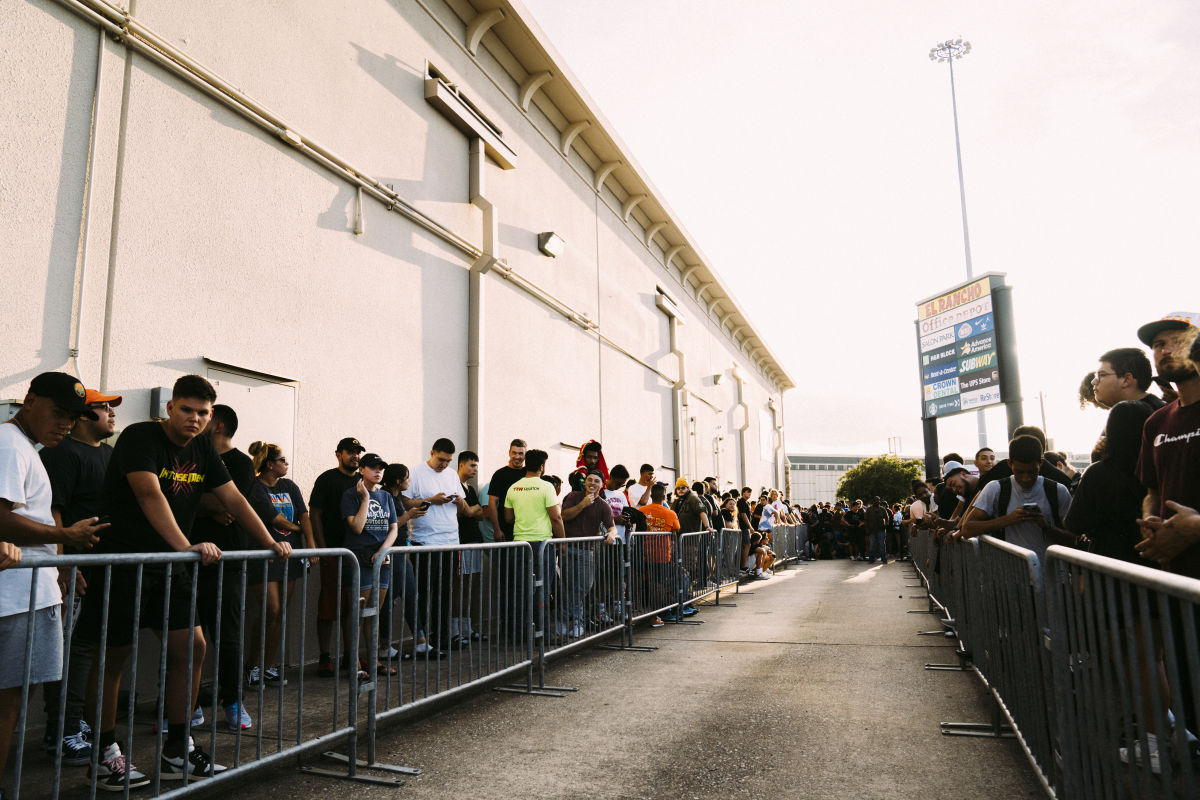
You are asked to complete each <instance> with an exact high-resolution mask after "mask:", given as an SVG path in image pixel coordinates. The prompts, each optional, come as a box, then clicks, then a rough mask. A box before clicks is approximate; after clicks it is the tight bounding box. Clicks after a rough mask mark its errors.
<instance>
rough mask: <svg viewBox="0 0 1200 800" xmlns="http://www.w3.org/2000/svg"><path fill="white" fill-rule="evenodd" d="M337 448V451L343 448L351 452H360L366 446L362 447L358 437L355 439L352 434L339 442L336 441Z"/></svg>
mask: <svg viewBox="0 0 1200 800" xmlns="http://www.w3.org/2000/svg"><path fill="white" fill-rule="evenodd" d="M337 449H338V452H341V451H342V450H345V451H347V452H352V453H361V452H362V451H364V450H366V449H367V448H365V447H363V446H362V442H360V441H358V439H355V438H354V437H353V436H347V437H346V438H345V439H342V440H341V441H340V442H338V446H337Z"/></svg>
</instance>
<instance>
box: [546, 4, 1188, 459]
mask: <svg viewBox="0 0 1200 800" xmlns="http://www.w3.org/2000/svg"><path fill="white" fill-rule="evenodd" d="M523 2H524V3H525V5H526V7H527V8H528V9H529V10H530V11H531V12H532V13H533V15H534V17H535V18H536V20H537V22H538V24H539V25H540V26H541V27H542V28H543V29H544V30H545V31H546V33H547V34H548V36H549V38H550V42H551V43H552V45H553V46H554V47H555V48H556V49H557V50H558V51H559V52H560V53H561V54H562V56H563V58H564V59H565V61H566V64H567V66H568V67H569V68H570V69H571V70H572V71H573V72H574V73H575V74H576V76H577V77H578V78H579V79H580V81H581V83H582V85H583V87H584V88H585V90H586V91H587V92H588V93H589V94H590V95H591V96H592V97H593V98H594V99H595V101H596V103H597V104H598V106H599V108H600V111H601V113H603V114H604V115H605V116H606V117H607V118H608V119H609V120H610V121H611V123H612V124H613V126H614V128H615V132H616V134H617V135H618V136H620V137H621V138H622V139H623V140H624V141H625V142H626V144H627V145H628V146H629V147H630V149H631V151H632V153H633V155H634V157H635V158H636V159H637V160H638V161H639V162H640V163H641V164H642V166H643V167H644V168H645V169H646V171H647V172H648V174H649V177H650V179H651V180H652V181H653V182H654V183H655V184H656V185H657V186H658V188H659V189H660V190H661V191H662V192H663V193H664V195H665V198H666V200H667V202H668V203H669V204H670V205H671V206H672V207H673V208H674V209H675V211H676V212H677V213H678V214H679V215H680V221H681V222H682V224H683V225H684V227H685V228H687V229H688V231H689V232H690V233H691V234H692V236H693V237H694V238H695V239H696V241H697V243H698V244H699V246H700V247H701V249H702V250H703V251H704V253H705V254H706V255H707V256H708V258H709V259H710V260H711V263H712V266H713V267H715V268H716V269H717V271H718V272H719V273H720V274H721V276H722V277H723V279H724V280H725V282H726V284H727V285H729V286H731V287H732V288H733V291H734V293H735V295H736V296H737V298H738V300H739V302H740V303H741V304H742V306H743V307H744V308H746V309H747V310H748V311H749V312H750V313H751V314H752V316H753V317H754V318H755V324H756V326H757V327H758V328H759V330H760V332H761V333H762V334H763V336H764V338H765V339H766V340H767V341H768V342H769V346H770V347H771V349H772V351H773V352H775V354H776V355H777V356H778V357H779V359H780V360H781V361H782V362H783V365H784V367H785V368H786V369H787V370H788V372H789V374H790V375H791V376H792V378H793V379H794V380H795V381H796V383H797V385H798V388H797V389H794V390H792V391H790V392H788V394H787V395H786V398H787V402H786V406H785V411H786V418H785V423H786V426H787V449H788V452H790V453H802V452H803V453H839V452H840V453H880V452H885V451H886V450H887V449H888V439H889V437H897V436H898V437H900V438H901V441H902V449H903V452H904V453H906V454H912V455H919V454H920V453H921V451H922V441H921V425H920V413H921V387H920V374H919V371H918V367H917V352H916V338H915V334H914V331H913V320H914V319H915V318H916V306H915V304H916V301H917V300H920V299H923V298H925V297H928V296H929V295H932V294H935V293H938V292H940V291H941V290H943V289H946V288H949V287H951V286H953V285H955V284H957V283H960V282H962V281H964V280H965V279H966V271H965V266H964V259H963V246H962V227H961V217H960V212H959V201H958V182H957V173H956V168H955V163H954V130H953V121H952V117H951V108H950V87H949V75H948V71H947V66H946V65H945V64H934V63H932V62H930V61H929V59H928V52H929V49H930V47H932V46H933V45H934V44H935V43H937V42H939V41H942V40H944V39H947V38H952V37H956V36H962V37H963V38H965V39H968V40H970V42H971V44H972V47H973V51H972V52H971V53H970V54H969V55H968V56H967V57H966V58H964V59H963V60H961V61H958V62H955V81H956V85H957V90H958V112H959V126H960V131H961V136H962V148H963V170H964V173H965V178H966V191H967V211H968V219H969V222H970V230H971V251H972V258H973V261H974V266H975V271H976V273H977V274H979V273H982V272H987V271H992V272H1003V273H1006V274H1007V276H1008V283H1009V285H1011V286H1013V287H1014V288H1013V296H1014V305H1015V309H1016V328H1017V330H1016V338H1017V346H1018V358H1019V361H1020V375H1021V384H1022V392H1023V394H1024V397H1025V421H1026V422H1027V423H1031V424H1041V412H1040V410H1039V404H1038V392H1039V391H1042V392H1044V393H1045V407H1046V412H1045V413H1046V427H1047V428H1048V433H1049V435H1050V436H1051V438H1052V439H1053V440H1054V443H1055V445H1056V446H1057V447H1059V448H1061V449H1067V450H1072V451H1078V452H1082V453H1087V452H1088V451H1089V450H1090V449H1091V446H1092V444H1093V442H1094V441H1095V438H1096V436H1097V435H1098V434H1099V432H1100V430H1101V428H1102V427H1103V424H1104V416H1103V412H1101V411H1098V410H1095V409H1089V410H1088V411H1086V412H1085V411H1080V410H1079V407H1078V403H1077V400H1076V388H1077V386H1078V384H1079V381H1080V379H1081V378H1082V377H1083V374H1084V373H1085V372H1087V371H1088V370H1090V369H1093V368H1094V367H1095V363H1096V356H1098V355H1099V354H1100V353H1102V352H1104V351H1105V350H1108V349H1110V348H1112V347H1126V346H1136V345H1138V344H1139V343H1138V341H1137V337H1136V334H1135V331H1136V329H1137V327H1138V326H1139V325H1141V324H1143V323H1145V322H1148V321H1150V320H1151V319H1155V318H1157V317H1159V316H1162V314H1163V313H1165V312H1167V311H1174V310H1180V309H1182V310H1197V309H1200V274H1198V271H1197V268H1196V263H1197V252H1198V251H1200V247H1198V245H1200V221H1198V220H1200V213H1198V211H1200V200H1198V195H1197V191H1198V189H1200V4H1197V3H1196V2H1194V0H1143V1H1142V2H1126V1H1121V0H1087V1H1086V2H1083V1H1082V0H1054V2H1046V0H1038V1H1033V0H1008V2H1003V3H998V2H995V0H989V2H983V1H982V0H957V2H949V1H945V2H941V1H938V0H907V1H906V2H895V0H839V2H836V3H831V2H828V0H822V1H821V2H817V0H742V2H727V0H523ZM987 418H988V433H989V442H988V443H989V444H990V445H991V446H993V447H997V448H999V449H1004V441H1003V440H1004V438H1005V426H1004V410H1003V407H1002V406H1000V407H996V408H994V409H989V411H988V412H987ZM939 434H940V449H941V451H942V452H946V451H948V450H951V449H954V450H959V451H961V452H963V453H964V454H967V455H968V456H969V453H970V454H973V453H974V451H975V449H976V448H977V446H978V436H977V434H976V417H975V414H974V413H973V412H971V413H965V414H962V415H959V416H957V417H953V418H950V419H944V420H942V421H941V422H940V423H939ZM968 451H969V453H968Z"/></svg>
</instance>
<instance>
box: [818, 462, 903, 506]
mask: <svg viewBox="0 0 1200 800" xmlns="http://www.w3.org/2000/svg"><path fill="white" fill-rule="evenodd" d="M922 469H924V465H923V463H922V462H921V461H920V460H919V459H916V458H908V459H900V458H897V457H896V456H893V455H883V456H875V457H874V458H864V459H863V460H862V461H860V462H858V465H857V466H854V467H851V468H850V469H849V470H847V471H846V474H845V475H843V476H842V479H841V480H840V481H838V490H837V491H838V497H844V498H846V499H847V500H849V501H850V502H854V501H855V500H862V501H863V502H864V503H867V504H870V503H871V502H872V501H873V500H874V499H875V498H876V497H882V498H883V499H884V500H885V501H886V502H888V503H898V502H900V501H901V500H903V499H904V498H906V497H908V496H909V495H910V494H912V482H913V481H915V480H919V479H920V477H921V470H922Z"/></svg>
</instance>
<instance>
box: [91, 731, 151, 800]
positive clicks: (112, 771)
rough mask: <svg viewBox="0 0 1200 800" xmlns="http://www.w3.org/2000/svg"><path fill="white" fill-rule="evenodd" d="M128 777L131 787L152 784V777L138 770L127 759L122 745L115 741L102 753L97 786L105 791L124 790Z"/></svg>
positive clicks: (98, 766) (97, 770) (98, 767)
mask: <svg viewBox="0 0 1200 800" xmlns="http://www.w3.org/2000/svg"><path fill="white" fill-rule="evenodd" d="M126 777H128V778H129V788H130V789H140V788H141V787H143V786H149V785H150V778H149V777H147V776H145V775H143V774H142V773H140V772H138V771H137V769H135V768H134V766H133V765H132V764H130V763H129V762H128V761H127V760H126V759H125V755H124V754H123V753H122V752H121V748H120V746H119V745H118V744H117V743H116V742H113V743H112V744H110V745H109V746H108V747H106V748H105V749H104V752H103V753H101V754H100V762H99V763H98V764H97V765H96V788H97V789H99V790H101V791H103V792H123V791H125V779H126Z"/></svg>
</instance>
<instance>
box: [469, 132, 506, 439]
mask: <svg viewBox="0 0 1200 800" xmlns="http://www.w3.org/2000/svg"><path fill="white" fill-rule="evenodd" d="M486 169H487V155H486V154H485V152H484V145H483V139H480V138H479V137H475V138H474V139H472V140H471V157H470V189H471V204H472V205H473V206H475V207H476V208H478V209H479V210H480V211H482V212H483V237H482V238H483V253H482V254H481V255H480V256H479V258H477V259H476V260H475V263H474V264H472V265H471V271H470V274H469V275H468V278H467V287H468V288H467V295H468V313H467V317H468V321H467V447H468V449H470V450H474V451H475V452H476V453H479V452H482V448H483V445H484V441H483V409H484V407H485V404H484V401H483V392H484V380H483V374H482V373H483V357H484V336H483V322H484V310H485V308H486V302H485V291H486V282H485V280H484V276H486V275H487V273H488V272H490V271H491V269H492V267H493V266H495V265H496V263H497V260H496V241H497V239H498V237H497V235H496V233H497V231H498V229H499V222H498V221H497V218H496V207H495V206H494V205H493V204H492V201H491V200H489V199H488V198H487V195H486V194H485V189H484V171H485V170H486Z"/></svg>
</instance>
